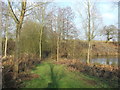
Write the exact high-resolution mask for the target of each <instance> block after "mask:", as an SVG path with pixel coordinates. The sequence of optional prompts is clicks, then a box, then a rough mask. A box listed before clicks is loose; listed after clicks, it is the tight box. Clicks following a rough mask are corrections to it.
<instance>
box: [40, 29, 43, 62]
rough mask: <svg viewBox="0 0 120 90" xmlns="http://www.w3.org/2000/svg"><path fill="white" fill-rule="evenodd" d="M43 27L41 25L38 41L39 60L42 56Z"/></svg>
mask: <svg viewBox="0 0 120 90" xmlns="http://www.w3.org/2000/svg"><path fill="white" fill-rule="evenodd" d="M42 29H43V28H42V27H41V30H40V42H39V57H40V60H41V58H42V31H43V30H42Z"/></svg>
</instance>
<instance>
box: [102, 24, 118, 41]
mask: <svg viewBox="0 0 120 90" xmlns="http://www.w3.org/2000/svg"><path fill="white" fill-rule="evenodd" d="M117 30H118V29H117V27H116V26H114V25H109V26H104V28H103V30H102V31H101V33H102V34H103V35H104V36H106V42H109V41H110V40H111V39H114V38H115V36H117Z"/></svg>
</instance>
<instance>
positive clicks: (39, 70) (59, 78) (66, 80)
mask: <svg viewBox="0 0 120 90" xmlns="http://www.w3.org/2000/svg"><path fill="white" fill-rule="evenodd" d="M31 73H35V74H38V75H40V77H39V78H37V79H33V80H30V81H25V82H24V84H25V88H102V87H104V88H106V87H108V85H107V84H106V83H104V82H101V81H100V80H99V79H98V78H94V77H91V76H88V75H85V74H82V73H80V72H75V71H74V72H71V71H69V70H68V69H67V67H66V66H64V65H55V64H52V63H49V62H44V63H42V64H40V65H37V67H36V68H35V69H34V70H32V71H31Z"/></svg>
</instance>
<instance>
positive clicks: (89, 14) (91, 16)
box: [79, 0, 100, 63]
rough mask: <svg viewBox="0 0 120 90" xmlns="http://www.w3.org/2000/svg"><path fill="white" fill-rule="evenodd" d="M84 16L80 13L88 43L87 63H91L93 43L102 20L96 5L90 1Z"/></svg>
mask: <svg viewBox="0 0 120 90" xmlns="http://www.w3.org/2000/svg"><path fill="white" fill-rule="evenodd" d="M83 5H84V7H85V8H84V11H85V12H84V15H83V13H81V12H79V14H80V16H81V18H82V27H83V29H84V30H85V35H86V39H87V42H88V51H87V63H89V62H90V53H91V52H90V51H91V42H92V40H93V39H94V38H95V36H96V35H97V34H96V31H97V29H98V27H99V25H100V18H99V17H98V14H97V8H96V6H95V5H96V3H95V2H92V1H90V0H86V1H85V2H84V4H83Z"/></svg>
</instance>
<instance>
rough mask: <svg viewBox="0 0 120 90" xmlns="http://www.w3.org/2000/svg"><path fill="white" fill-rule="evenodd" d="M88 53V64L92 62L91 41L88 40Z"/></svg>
mask: <svg viewBox="0 0 120 90" xmlns="http://www.w3.org/2000/svg"><path fill="white" fill-rule="evenodd" d="M87 53H88V55H87V64H89V63H90V41H89V42H88V52H87Z"/></svg>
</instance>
